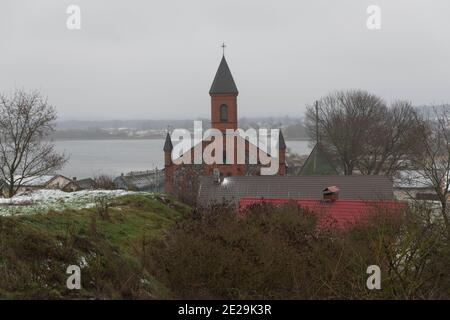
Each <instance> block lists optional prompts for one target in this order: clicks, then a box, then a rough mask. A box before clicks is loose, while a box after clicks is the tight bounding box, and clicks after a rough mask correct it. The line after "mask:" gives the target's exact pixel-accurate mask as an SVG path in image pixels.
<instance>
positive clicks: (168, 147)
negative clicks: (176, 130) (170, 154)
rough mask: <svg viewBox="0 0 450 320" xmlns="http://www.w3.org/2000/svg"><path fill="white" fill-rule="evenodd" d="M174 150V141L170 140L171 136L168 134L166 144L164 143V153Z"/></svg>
mask: <svg viewBox="0 0 450 320" xmlns="http://www.w3.org/2000/svg"><path fill="white" fill-rule="evenodd" d="M172 150H173V145H172V139H170V134H169V133H168V132H167V135H166V142H164V148H163V151H172Z"/></svg>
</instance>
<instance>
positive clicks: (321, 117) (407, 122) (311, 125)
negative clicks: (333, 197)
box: [306, 90, 417, 175]
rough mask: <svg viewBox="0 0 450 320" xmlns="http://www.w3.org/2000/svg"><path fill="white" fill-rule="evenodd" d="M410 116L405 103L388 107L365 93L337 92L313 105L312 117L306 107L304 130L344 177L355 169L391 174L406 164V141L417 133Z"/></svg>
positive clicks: (407, 144)
mask: <svg viewBox="0 0 450 320" xmlns="http://www.w3.org/2000/svg"><path fill="white" fill-rule="evenodd" d="M414 113H415V112H414V109H413V108H412V107H411V105H410V104H409V103H408V102H403V101H398V102H396V103H394V104H393V105H392V106H391V107H388V106H387V105H386V103H385V102H384V101H383V100H382V99H381V98H379V97H377V96H375V95H373V94H370V93H368V92H365V91H360V90H352V91H339V92H336V93H333V94H330V95H328V96H326V97H325V98H322V99H321V100H319V101H318V113H317V115H318V116H316V110H315V108H314V107H312V106H310V107H308V108H307V112H306V119H307V121H306V126H307V130H308V133H309V135H310V136H311V137H313V138H315V139H316V140H317V138H318V137H317V133H318V134H319V136H320V139H319V140H320V144H321V147H322V150H324V152H326V153H327V154H328V155H329V157H330V159H331V160H332V161H334V162H335V163H336V164H338V165H339V166H340V168H341V169H342V171H343V172H344V174H345V175H351V174H353V173H354V171H355V170H358V171H359V172H360V173H362V174H366V175H378V174H386V175H393V174H394V173H395V172H396V171H398V170H400V169H404V168H405V167H407V165H408V164H409V162H408V161H407V156H408V155H409V154H410V152H411V150H410V149H411V141H414V138H413V137H414V135H417V132H416V130H415V128H414V121H413V119H414ZM316 118H318V119H316ZM316 121H317V122H316ZM316 123H317V125H318V128H316ZM317 129H318V130H317Z"/></svg>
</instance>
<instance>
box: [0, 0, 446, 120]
mask: <svg viewBox="0 0 450 320" xmlns="http://www.w3.org/2000/svg"><path fill="white" fill-rule="evenodd" d="M70 4H76V5H79V6H80V8H81V30H68V29H67V27H66V20H67V18H68V14H67V13H66V9H67V7H68V6H69V5H70ZM371 4H375V5H378V6H380V7H381V10H382V11H381V22H382V25H381V30H375V31H374V30H368V29H367V27H366V20H367V17H368V14H367V13H366V9H367V7H368V6H369V5H371ZM449 16H450V1H449V0H432V1H429V0H394V1H393V0H370V1H366V0H277V1H274V0H227V1H225V0H188V1H187V0H160V1H156V0H153V1H149V0H126V1H125V0H114V1H111V0H70V1H66V0H2V1H1V4H0V49H1V51H0V92H3V93H10V92H12V91H13V90H14V89H15V88H24V89H27V90H30V89H38V90H40V91H41V92H42V93H44V94H45V95H47V96H48V98H49V101H50V102H51V103H52V104H53V105H55V106H56V107H57V110H58V113H59V116H60V118H61V119H63V120H69V119H80V120H87V119H96V120H98V119H136V118H157V119H158V118H178V119H182V118H194V117H209V114H210V109H209V108H210V104H209V95H208V91H209V88H210V86H211V82H212V80H213V77H214V74H215V72H216V70H217V67H218V65H219V62H220V59H221V55H222V49H221V48H220V45H221V43H222V42H223V41H224V42H225V43H226V44H227V46H228V47H227V49H226V57H227V60H228V63H229V66H230V69H231V71H232V73H233V76H234V79H235V81H236V84H237V86H238V89H239V91H240V95H239V101H238V103H239V104H238V106H239V109H238V110H239V111H238V112H239V116H247V117H251V116H271V115H275V116H276V115H291V116H301V115H302V114H303V111H304V109H305V105H306V104H310V103H312V102H313V101H314V99H317V98H320V97H321V96H323V95H325V94H327V93H329V92H330V91H334V90H338V89H349V88H360V89H365V90H369V91H371V92H373V93H375V94H378V95H380V96H382V97H383V98H385V99H386V100H387V101H392V100H395V99H408V100H410V101H412V102H413V103H414V104H417V105H421V104H431V103H442V102H450V18H449Z"/></svg>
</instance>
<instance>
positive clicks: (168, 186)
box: [163, 132, 174, 193]
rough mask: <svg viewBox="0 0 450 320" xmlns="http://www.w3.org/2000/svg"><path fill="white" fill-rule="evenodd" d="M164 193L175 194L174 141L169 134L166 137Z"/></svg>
mask: <svg viewBox="0 0 450 320" xmlns="http://www.w3.org/2000/svg"><path fill="white" fill-rule="evenodd" d="M163 150H164V191H165V192H167V193H172V192H173V170H174V168H173V162H172V150H173V145H172V139H171V138H170V134H169V132H167V135H166V141H165V142H164V148H163Z"/></svg>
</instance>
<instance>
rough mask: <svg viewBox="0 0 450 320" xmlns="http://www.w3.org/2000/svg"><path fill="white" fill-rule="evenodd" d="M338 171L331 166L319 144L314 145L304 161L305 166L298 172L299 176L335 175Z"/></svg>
mask: <svg viewBox="0 0 450 320" xmlns="http://www.w3.org/2000/svg"><path fill="white" fill-rule="evenodd" d="M337 174H338V171H337V170H336V168H335V167H334V166H333V164H332V162H331V161H330V159H329V158H328V157H327V155H326V154H325V152H324V151H323V150H322V148H321V147H320V145H319V144H316V145H315V146H314V148H313V149H312V151H311V153H310V154H309V157H308V159H306V161H305V164H304V165H303V167H302V169H301V170H300V172H299V175H300V176H312V175H337Z"/></svg>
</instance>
